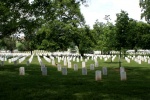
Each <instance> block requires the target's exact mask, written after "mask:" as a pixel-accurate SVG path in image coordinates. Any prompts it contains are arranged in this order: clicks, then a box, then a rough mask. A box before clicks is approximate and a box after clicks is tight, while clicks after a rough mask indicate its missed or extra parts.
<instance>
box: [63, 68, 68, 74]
mask: <svg viewBox="0 0 150 100" xmlns="http://www.w3.org/2000/svg"><path fill="white" fill-rule="evenodd" d="M62 75H67V68H66V67H63V68H62Z"/></svg>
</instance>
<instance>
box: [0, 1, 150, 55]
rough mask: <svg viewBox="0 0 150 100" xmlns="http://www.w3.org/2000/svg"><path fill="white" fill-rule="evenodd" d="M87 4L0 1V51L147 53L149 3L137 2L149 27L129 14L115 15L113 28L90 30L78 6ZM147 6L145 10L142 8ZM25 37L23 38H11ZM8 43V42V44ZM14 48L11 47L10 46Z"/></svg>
mask: <svg viewBox="0 0 150 100" xmlns="http://www.w3.org/2000/svg"><path fill="white" fill-rule="evenodd" d="M86 1H87V0H34V1H32V2H29V1H28V0H1V1H0V22H1V23H0V39H1V40H0V42H1V47H2V48H3V49H9V50H11V51H12V50H13V49H15V46H14V45H15V43H16V42H15V41H14V40H16V41H19V42H20V44H19V46H18V49H19V50H30V51H31V53H32V50H34V49H42V50H49V51H56V50H60V51H64V50H67V48H74V47H75V46H78V48H79V51H80V53H81V54H82V55H83V54H84V53H89V52H92V50H102V51H103V52H109V51H111V50H119V51H121V50H123V51H125V50H127V49H135V50H136V49H149V48H150V25H149V11H150V10H148V9H149V7H147V5H148V6H149V2H144V1H143V0H141V1H140V3H139V4H140V6H141V7H142V9H144V11H143V12H142V17H145V18H146V21H147V22H148V23H144V22H139V21H136V20H134V19H132V18H129V16H128V13H127V12H125V11H121V12H120V13H118V14H116V16H117V18H116V22H115V24H113V23H110V22H109V20H107V23H103V22H100V21H98V20H96V22H95V24H94V25H93V29H91V28H90V27H89V26H88V25H86V24H85V20H84V16H83V15H82V13H81V11H80V5H81V4H86ZM144 5H146V7H147V8H146V7H145V6H144ZM16 33H17V34H20V33H24V35H25V37H24V38H19V37H18V38H17V37H13V34H16ZM6 40H7V41H6ZM9 40H10V41H9ZM11 44H13V45H11Z"/></svg>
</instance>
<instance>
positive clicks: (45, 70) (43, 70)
mask: <svg viewBox="0 0 150 100" xmlns="http://www.w3.org/2000/svg"><path fill="white" fill-rule="evenodd" d="M42 75H47V67H42Z"/></svg>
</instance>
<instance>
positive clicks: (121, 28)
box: [115, 11, 129, 50]
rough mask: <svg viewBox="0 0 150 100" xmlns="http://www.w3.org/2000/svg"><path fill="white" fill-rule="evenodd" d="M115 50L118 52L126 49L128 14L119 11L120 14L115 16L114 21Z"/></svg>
mask: <svg viewBox="0 0 150 100" xmlns="http://www.w3.org/2000/svg"><path fill="white" fill-rule="evenodd" d="M115 25H116V37H115V39H116V41H117V42H116V48H117V49H118V50H120V49H121V47H122V48H126V47H127V46H128V45H127V36H128V26H129V17H128V13H127V12H125V11H121V13H118V14H117V19H116V24H115Z"/></svg>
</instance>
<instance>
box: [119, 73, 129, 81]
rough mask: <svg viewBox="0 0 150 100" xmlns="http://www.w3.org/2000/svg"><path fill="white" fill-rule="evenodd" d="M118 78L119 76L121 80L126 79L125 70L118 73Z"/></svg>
mask: <svg viewBox="0 0 150 100" xmlns="http://www.w3.org/2000/svg"><path fill="white" fill-rule="evenodd" d="M120 78H121V81H123V80H127V76H126V72H121V73H120Z"/></svg>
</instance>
